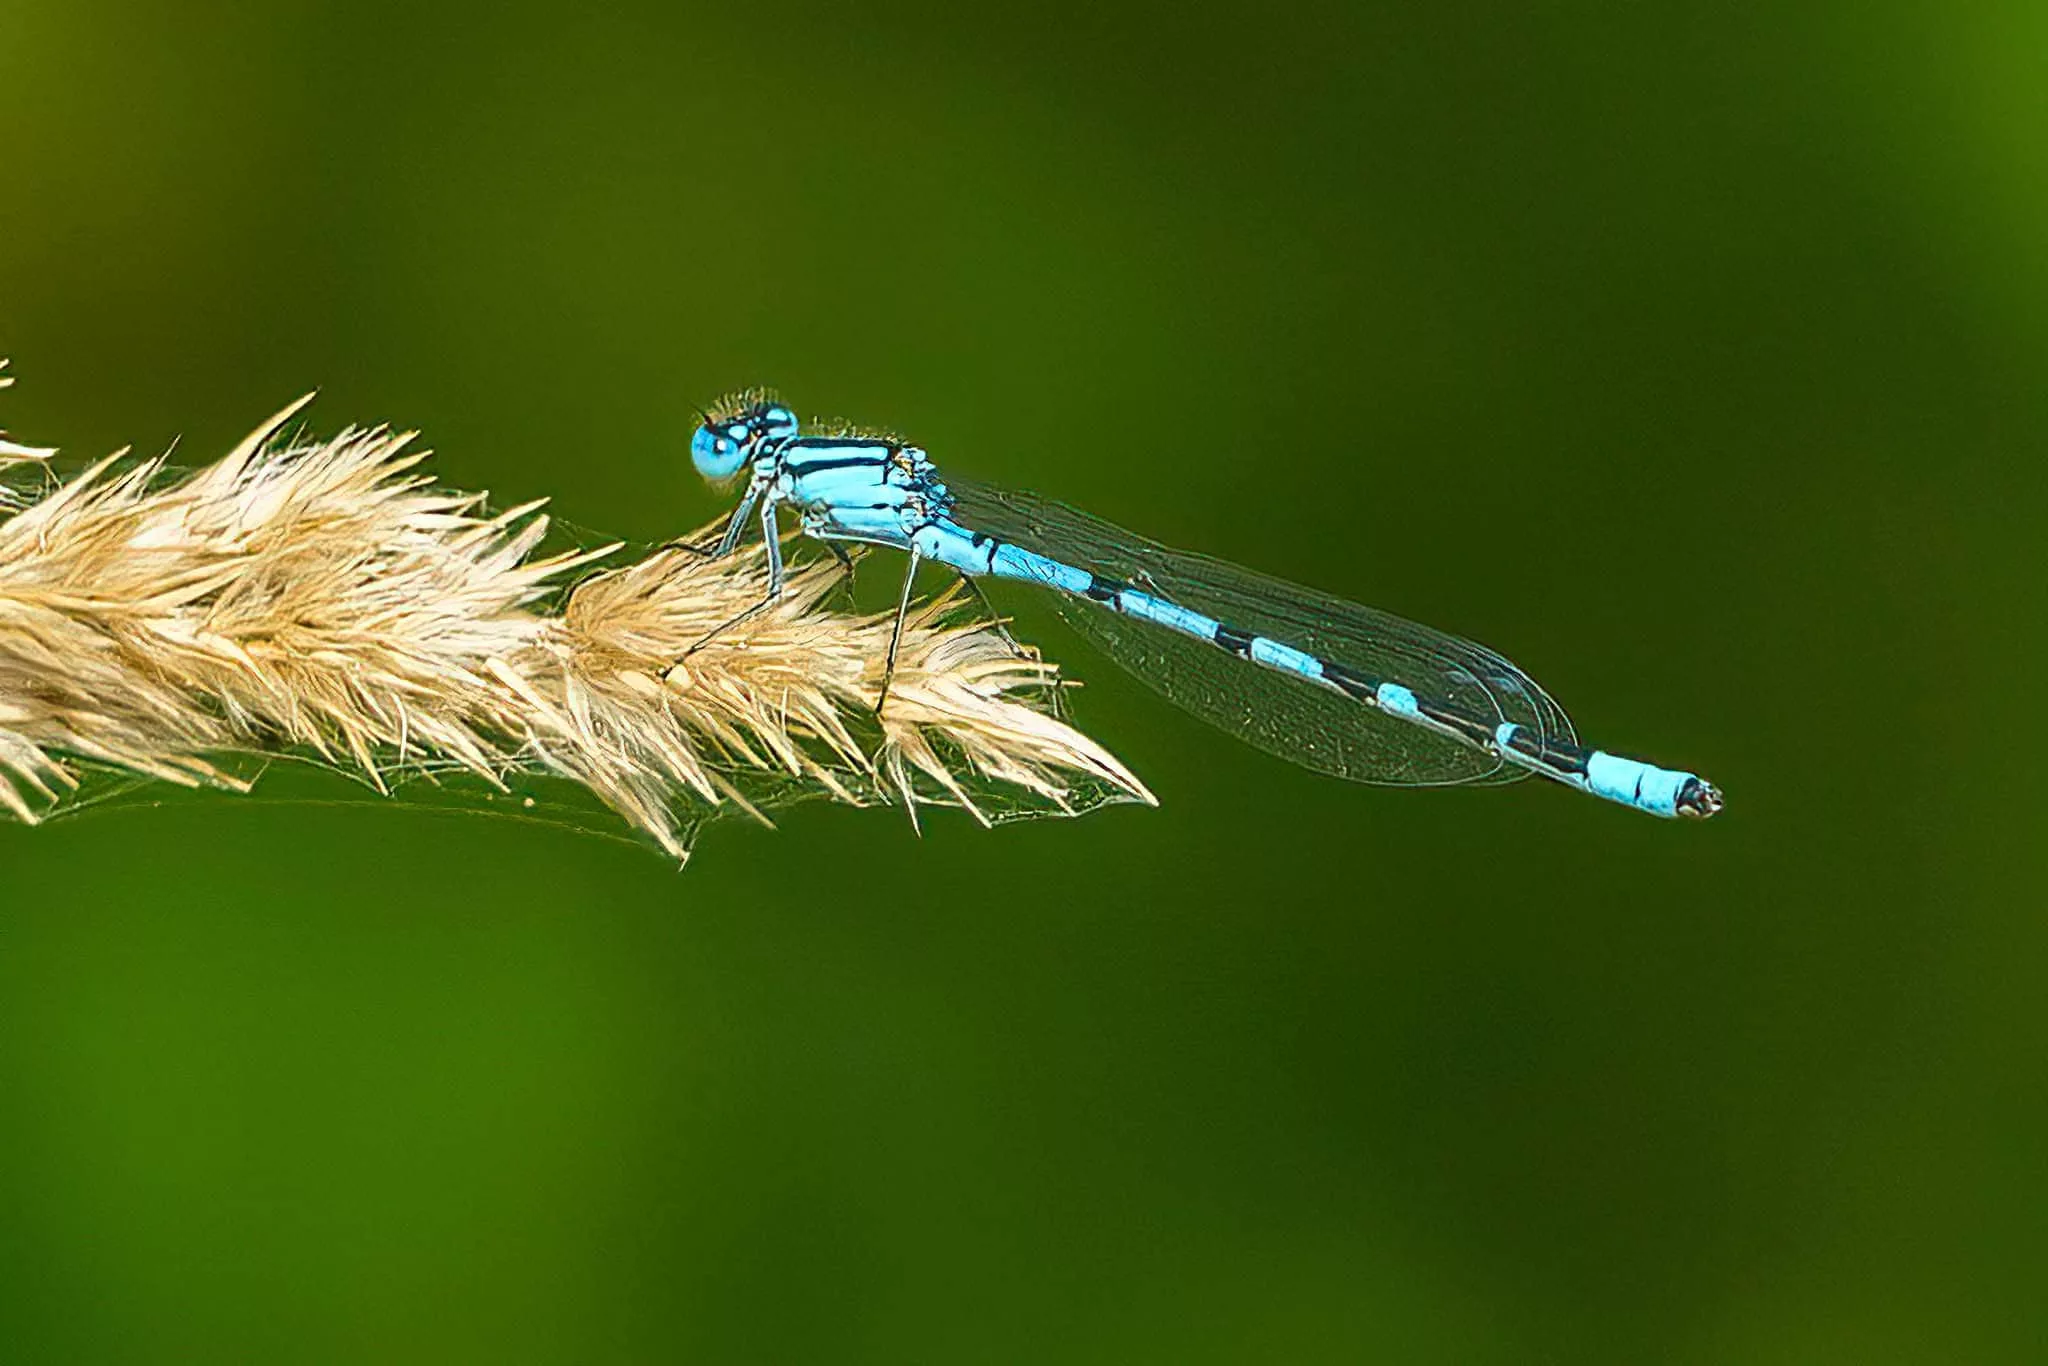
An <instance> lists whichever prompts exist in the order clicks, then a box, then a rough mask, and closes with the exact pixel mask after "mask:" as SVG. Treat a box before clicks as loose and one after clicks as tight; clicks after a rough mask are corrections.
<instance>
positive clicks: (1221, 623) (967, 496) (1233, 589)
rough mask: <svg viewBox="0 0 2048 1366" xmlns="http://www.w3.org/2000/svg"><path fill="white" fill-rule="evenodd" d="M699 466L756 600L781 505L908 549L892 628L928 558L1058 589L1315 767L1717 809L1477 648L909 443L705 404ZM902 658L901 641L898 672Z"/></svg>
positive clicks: (1685, 782) (1148, 666) (726, 547)
mask: <svg viewBox="0 0 2048 1366" xmlns="http://www.w3.org/2000/svg"><path fill="white" fill-rule="evenodd" d="M690 454H691V458H692V460H693V461H694V462H695V464H696V466H697V469H698V471H699V472H700V473H701V474H703V475H704V476H705V477H706V478H709V479H713V480H729V479H732V478H735V477H736V476H740V475H744V476H745V477H746V480H747V484H746V491H745V493H744V494H743V495H742V496H741V498H740V501H739V504H738V506H736V507H735V508H734V509H733V514H732V519H731V521H729V522H728V523H727V524H726V527H725V532H724V535H723V536H722V537H721V538H720V540H719V542H718V545H717V549H716V550H715V552H714V553H715V554H717V555H721V556H722V555H726V554H730V553H731V552H732V551H733V549H734V548H735V547H736V546H737V545H738V544H739V540H740V537H741V536H742V535H743V534H745V532H746V529H747V526H748V522H749V518H750V517H752V516H753V515H755V514H756V513H757V512H758V515H759V519H760V528H761V534H762V537H763V538H764V540H765V541H766V549H767V555H768V572H769V582H768V596H767V598H766V599H765V600H764V601H763V603H762V606H763V607H765V606H766V605H767V603H769V602H772V601H774V600H775V598H776V597H778V596H779V595H780V593H781V591H782V582H783V569H782V556H781V550H780V541H779V537H778V533H777V521H776V514H777V509H778V508H780V507H781V506H782V505H783V504H785V503H786V504H789V505H790V506H791V507H793V508H795V509H796V510H797V512H798V514H799V516H800V517H801V521H802V526H803V530H804V531H805V532H806V533H808V534H809V535H811V536H814V537H817V538H819V539H821V540H823V541H825V542H827V543H833V542H839V541H865V542H869V543H872V544H876V545H884V546H894V547H896V548H897V549H899V550H905V551H908V552H909V555H910V565H909V572H908V573H907V574H906V575H905V577H904V581H903V596H902V601H901V605H900V606H899V609H898V614H897V627H898V631H899V632H900V631H901V628H902V620H903V612H904V611H905V610H907V608H908V605H909V602H910V589H911V582H912V580H913V578H914V577H915V575H916V572H917V566H918V564H919V562H920V561H922V560H936V561H938V562H939V563H941V564H944V565H947V566H949V567H951V568H952V569H954V570H955V571H957V572H958V573H960V574H961V575H963V576H966V577H967V578H969V579H970V580H972V579H978V578H984V577H986V578H996V579H1022V580H1024V581H1026V582H1029V583H1034V584H1038V585H1040V586H1042V587H1046V588H1050V589H1052V590H1053V591H1054V592H1055V593H1058V594H1060V595H1061V598H1062V600H1063V602H1064V604H1066V605H1068V606H1070V607H1072V608H1073V609H1074V610H1072V611H1069V612H1067V613H1066V615H1067V617H1068V620H1070V621H1071V622H1073V624H1074V625H1075V626H1076V627H1077V628H1079V629H1080V630H1081V631H1082V633H1083V634H1085V635H1087V636H1088V637H1089V638H1090V639H1091V640H1093V641H1094V642H1095V643H1096V644H1097V645H1099V646H1100V647H1101V648H1102V649H1103V650H1104V651H1105V652H1106V653H1107V654H1108V655H1109V656H1110V658H1112V659H1114V660H1116V662H1117V663H1119V664H1121V665H1123V666H1124V667H1125V668H1127V669H1129V670H1130V671H1131V672H1133V673H1135V674H1136V675H1137V676H1138V677H1139V678H1141V679H1143V680H1144V681H1145V682H1146V683H1148V684H1150V685H1151V686H1152V687H1153V688H1155V689H1157V690H1158V691H1159V692H1161V693H1162V694H1164V695H1165V696H1166V697H1167V698H1168V699H1170V700H1171V701H1173V702H1175V703H1177V704H1178V705H1180V706H1182V707H1185V708H1186V709H1187V710H1188V711H1190V712H1193V713H1194V714H1195V715H1197V716H1199V717H1201V718H1203V719H1204V720H1206V721H1209V722H1211V723H1213V724H1215V725H1217V726H1219V727H1221V728H1222V729H1224V730H1226V731H1229V732H1230V733H1231V734H1233V735H1236V736H1239V737H1240V738H1242V739H1244V740H1245V741H1247V742H1249V743H1250V744H1253V745H1255V746H1257V747H1258V748H1260V749H1263V750H1266V751H1268V752H1270V753H1273V754H1277V755H1279V756H1280V757H1281V758H1283V759H1287V760H1290V761H1292V762H1294V763H1297V764H1301V765H1303V766H1304V767H1307V768H1311V769H1315V770H1317V771H1318V772H1322V773H1329V774H1333V775H1335V776H1337V777H1339V778H1348V779H1351V780H1353V781H1355V782H1364V783H1379V784H1385V785H1389V786H1396V787H1434V786H1447V785H1456V784H1480V783H1504V782H1513V781H1515V780H1516V779H1518V778H1521V777H1524V776H1526V775H1528V774H1531V773H1534V774H1537V775H1539V776H1541V777H1545V778H1550V779H1552V780H1554V781H1556V782H1560V783H1564V784H1565V785H1567V786H1570V787H1575V788H1578V789H1579V790H1581V791H1583V792H1590V793H1592V794H1593V795H1595V796H1598V797H1605V798H1607V799H1608V800H1610V801H1615V802H1620V803H1621V804H1623V805H1624V806H1632V807H1634V808H1636V809H1637V810H1639V811H1647V812H1650V813H1651V814H1653V815H1658V816H1698V817H1704V816H1711V815H1713V814H1714V813H1715V812H1716V811H1718V810H1720V808H1721V794H1720V792H1719V790H1718V789H1716V788H1715V787H1714V786H1713V785H1712V784H1711V783H1708V782H1706V781H1705V780H1703V779H1701V778H1699V777H1696V776H1695V775H1693V774H1691V773H1683V772H1677V771H1674V770H1671V769H1664V768H1658V767H1656V766H1655V765H1652V764H1646V763H1642V762H1640V761H1638V760H1635V759H1625V758H1622V757H1620V756H1618V755H1614V754H1609V753H1607V752H1606V751H1604V750H1597V749H1590V748H1587V747H1585V746H1582V745H1580V744H1579V743H1578V737H1577V736H1576V735H1575V734H1574V732H1573V730H1572V723H1571V721H1570V719H1569V718H1567V717H1566V715H1565V713H1564V709H1563V708H1562V707H1560V706H1558V705H1557V703H1556V702H1554V701H1552V700H1551V698H1550V695H1549V694H1548V693H1546V692H1544V691H1543V689H1542V688H1541V687H1539V686H1538V685H1537V683H1536V682H1535V680H1534V679H1532V678H1530V677H1529V676H1528V675H1527V674H1525V673H1523V672H1522V671H1521V670H1520V669H1518V668H1516V667H1515V666H1514V665H1513V664H1511V663H1509V662H1508V661H1507V660H1506V659H1503V658H1502V657H1501V656H1500V655H1497V654H1495V653H1494V652H1493V651H1492V650H1489V649H1487V648H1486V647H1485V646H1483V645H1477V644H1474V643H1473V642H1471V641H1469V640H1462V639H1460V638H1458V637H1456V636H1452V635H1446V634H1445V633H1444V632H1442V631H1436V630H1432V629H1431V628H1429V627H1427V626H1419V625H1417V624H1415V623H1414V622H1411V621H1404V620H1402V619H1401V618H1400V617H1396V616H1392V615H1390V614H1388V613H1386V612H1381V611H1378V610H1375V609H1374V608H1370V607H1361V606H1359V605H1358V604H1356V603H1351V602H1346V601H1344V600H1343V599H1341V598H1335V597H1330V596H1328V595H1326V594H1323V593H1318V592H1315V591H1314V590H1312V589H1307V588H1302V587H1299V586H1297V585H1295V584H1291V583H1287V582H1285V581H1283V580H1280V579H1276V578H1271V577H1268V576H1266V575H1264V574H1258V573H1254V572H1253V571H1251V570H1248V569H1242V568H1240V567H1238V566H1237V565H1233V564H1228V563H1226V562H1224V561H1222V560H1216V559H1211V558H1209V557H1208V556H1205V555H1194V554H1189V553H1186V552H1184V551H1178V550H1171V549H1168V548H1167V547H1165V546H1162V545H1158V544H1156V543H1154V542H1152V541H1148V540H1146V539H1145V538H1144V537H1142V536H1138V535H1135V534H1133V533H1131V532H1128V531H1125V530H1124V529H1123V528H1121V527H1117V526H1112V525H1111V524H1110V523H1108V522H1105V521H1102V520H1100V519H1099V518H1095V517H1090V516H1088V515H1087V514H1086V513H1082V512H1077V511H1075V510H1074V509H1073V508H1069V507H1066V506H1063V505H1062V504H1059V503H1055V502H1053V501H1051V500H1049V499H1045V498H1040V497H1038V496H1037V495H1035V494H1029V493H1019V492H1014V491H1011V490H1007V489H998V488H994V487H990V486H988V485H983V484H976V483H971V482H969V481H967V480H964V479H961V478H958V477H957V476H954V475H952V474H947V475H945V476H943V477H942V476H941V475H940V473H939V471H938V469H937V468H936V467H935V466H934V465H933V464H932V461H931V459H930V457H928V456H927V455H926V454H925V452H924V451H922V450H920V449H919V448H918V447H916V446H912V445H908V444H905V443H904V442H901V441H896V440H892V439H889V438H886V437H882V436H875V435H868V434H863V433H860V432H841V433H829V434H828V433H824V432H818V433H807V432H805V431H804V429H803V426H802V424H801V423H799V422H798V421H797V417H796V414H795V413H793V412H792V411H790V409H789V408H788V407H786V406H785V405H783V404H782V403H781V402H780V401H778V400H777V399H776V398H774V397H773V396H772V395H770V394H768V393H766V392H763V391H759V390H752V391H748V392H745V393H742V394H737V395H734V396H732V397H731V398H729V399H726V400H724V401H723V402H721V403H719V404H717V405H716V406H714V407H713V408H712V409H710V410H709V411H707V412H706V413H705V414H704V421H703V424H702V425H701V426H700V427H699V428H698V429H697V432H696V435H695V437H694V438H693V439H692V441H691V443H690ZM753 610H754V611H759V610H760V608H759V607H757V608H755V609H753ZM749 615H751V613H749ZM894 657H895V649H894V645H893V643H892V645H891V648H890V660H889V663H890V665H891V667H893V665H894V662H895V658H894ZM883 692H884V698H885V699H886V694H887V688H886V685H885V687H884V689H883Z"/></svg>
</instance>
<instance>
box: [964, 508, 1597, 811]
mask: <svg viewBox="0 0 2048 1366" xmlns="http://www.w3.org/2000/svg"><path fill="white" fill-rule="evenodd" d="M946 489H947V491H948V492H949V493H950V494H951V495H952V498H953V511H952V516H953V519H954V520H955V521H956V522H958V523H959V524H960V525H961V526H963V527H966V528H967V529H968V530H970V531H985V532H988V533H990V534H992V535H995V536H999V537H1001V538H1003V539H1004V540H1006V541H1011V542H1013V543H1015V544H1017V545H1020V546H1022V547H1024V548H1025V549H1028V550H1035V551H1037V552H1039V553H1040V554H1043V555H1049V556H1052V557H1053V558H1055V559H1058V560H1063V561H1065V562H1067V563H1069V564H1072V565H1074V566H1076V567H1077V568H1081V569H1086V570H1088V571H1090V572H1091V573H1095V574H1099V575H1102V576H1103V577H1106V578H1113V579H1120V580H1123V581H1125V582H1128V583H1131V584H1133V585H1135V586H1137V587H1139V588H1141V589H1143V590H1145V591H1146V592H1148V593H1152V594H1155V595H1156V596H1158V597H1161V598H1164V599H1166V600H1168V601H1171V602H1174V603H1178V604H1180V605H1181V606H1183V607H1189V608H1192V609H1194V610H1195V611H1198V612H1201V613H1203V614H1204V615H1206V616H1211V617H1214V618H1216V619H1217V620H1219V621H1222V622H1224V623H1226V624H1228V625H1230V626H1234V627H1236V628H1237V629H1239V630H1241V631H1250V632H1253V633H1255V634H1258V635H1262V636H1266V637H1269V638H1270V639H1273V640H1277V641H1280V642H1281V643H1283V644H1287V645H1292V646H1294V647H1295V648H1296V649H1300V650H1306V651H1308V652H1309V653H1311V654H1314V655H1317V656H1319V657H1321V658H1324V659H1330V660H1335V661H1336V662H1338V663H1340V664H1345V665H1348V666H1350V667H1351V668H1354V669H1357V670H1360V671H1361V672H1364V673H1366V674H1370V675H1371V676H1373V677H1374V678H1379V679H1384V680H1388V681H1392V682H1395V683H1399V684H1401V685H1403V686H1404V687H1407V688H1410V689H1412V690H1413V691H1414V692H1415V693H1416V694H1418V695H1419V696H1422V697H1425V698H1429V699H1432V700H1435V701H1437V702H1440V703H1444V704H1448V705H1450V706H1452V707H1456V708H1458V709H1459V710H1461V711H1464V712H1466V713H1468V714H1470V715H1471V716H1473V717H1476V718H1478V719H1480V720H1482V721H1485V722H1487V723H1488V725H1490V726H1491V725H1498V724H1499V723H1500V722H1502V721H1512V722H1514V723H1516V724H1517V725H1521V726H1527V727H1529V728H1530V730H1531V731H1532V732H1534V733H1536V734H1539V735H1541V736H1542V737H1543V738H1545V739H1548V740H1559V741H1565V742H1575V741H1576V738H1577V737H1576V736H1575V735H1574V734H1573V731H1572V723H1571V720H1570V719H1569V718H1568V717H1567V716H1566V715H1565V713H1564V709H1563V708H1562V707H1560V706H1558V704H1557V703H1556V702H1555V701H1553V700H1552V699H1551V697H1550V695H1549V694H1548V693H1546V692H1544V691H1543V689H1542V688H1541V687H1540V686H1538V685H1537V683H1536V681H1535V680H1534V679H1532V678H1530V677H1529V676H1528V675H1527V674H1525V673H1523V672H1522V671H1521V670H1520V669H1518V668H1516V667H1515V666H1514V665H1513V664H1511V663H1509V662H1508V661H1507V660H1505V659H1503V658H1502V657H1501V656H1499V655H1497V654H1495V653H1494V652H1493V651H1491V650H1489V649H1487V648H1486V647H1485V646H1483V645H1478V644H1475V643H1473V642H1472V641H1469V640H1462V639H1460V638H1458V637H1457V636H1452V635H1446V634H1444V633H1443V632H1442V631H1436V630H1432V629H1430V628H1429V627H1427V626H1420V625H1417V624H1416V623H1414V622H1412V621H1405V620H1403V619H1402V618H1400V617H1397V616H1394V615H1392V614H1391V613H1387V612H1380V611H1376V610H1374V609H1373V608H1370V607H1361V606H1360V605H1358V604H1357V603H1353V602H1346V601H1344V600H1343V599H1342V598H1336V597H1331V596H1330V595H1328V594H1325V593H1318V592H1316V591H1314V590H1313V589H1309V588H1303V587H1301V586H1300V585H1298V584H1292V583H1288V582H1287V581H1285V580H1284V579H1276V578H1272V577H1270V576H1268V575H1265V574H1258V573H1254V572H1253V571H1251V570H1249V569H1244V568H1241V567H1239V566H1237V565H1234V564H1230V563H1227V562H1225V561H1223V560H1217V559H1211V558H1210V557H1208V556H1206V555H1194V554H1189V553H1187V552H1185V551H1179V550H1172V549H1169V548H1168V547H1166V546H1163V545H1159V544H1157V543H1156V542H1153V541H1148V540H1146V539H1145V538H1144V537H1142V536H1138V535H1136V534H1134V533H1132V532H1128V531H1125V530H1124V529H1123V528H1121V527H1118V526H1114V525H1112V524H1111V523H1109V522H1105V521H1102V520H1101V519H1100V518H1096V517H1091V516H1089V515H1088V514H1087V513H1085V512H1078V511H1076V510H1075V509H1073V508H1070V507H1067V506H1066V505H1065V504H1062V503H1057V502H1054V501H1053V500H1051V499H1049V498H1042V497H1040V496H1038V495H1037V494H1033V493H1023V492H1019V491H1016V490H1010V489H999V488H994V487H991V486H989V485H985V484H976V483H974V482H972V481H968V480H959V479H955V478H952V477H951V476H948V477H947V478H946ZM1058 608H1059V611H1060V614H1061V616H1063V617H1064V618H1065V619H1066V620H1067V622H1068V623H1069V624H1070V625H1072V626H1073V627H1074V629H1075V630H1077V631H1079V632H1080V633H1081V634H1082V635H1084V636H1086V637H1088V638H1089V640H1091V641H1092V642H1094V643H1095V644H1096V645H1097V646H1098V647H1100V648H1101V649H1102V650H1103V652H1104V653H1106V654H1107V655H1108V656H1109V657H1110V658H1111V659H1113V660H1115V661H1116V662H1117V663H1119V664H1121V665H1123V666H1124V667H1125V668H1127V669H1129V670H1130V671H1131V672H1132V673H1134V674H1136V675H1137V676H1138V677H1139V678H1141V679H1143V680H1144V681H1145V682H1146V683H1147V684H1149V685H1151V687H1153V688H1154V689H1155V690H1157V691H1158V692H1159V693H1161V694H1162V695H1164V696H1165V697H1166V698H1167V699H1168V700H1169V701H1171V702H1173V703H1175V704H1176V705H1178V706H1180V707H1183V708H1185V709H1187V710H1188V711H1190V712H1192V713H1194V714H1195V715H1196V716H1199V717H1201V718H1202V719H1203V720H1205V721H1208V722H1210V723H1211V724H1212V725H1216V726H1219V727H1221V728H1222V729H1224V730H1226V731H1229V732H1230V733H1231V734H1233V735H1236V736H1238V737H1240V738H1241V739H1243V740H1244V741H1245V742H1247V743H1248V744H1251V745H1255V746H1257V747H1258V748H1260V749H1263V750H1265V751H1267V752H1268V753H1270V754H1276V755H1278V756H1279V757H1281V758H1283V759H1287V760H1289V761H1291V762H1293V763H1297V764H1300V765H1302V766H1303V767H1305V768H1311V769H1314V770H1316V771H1317V772H1320V773H1328V774H1331V775H1333V776H1335V777H1339V778H1348V779H1350V780H1352V781H1354V782H1363V783H1378V784H1383V785H1386V786H1393V787H1436V786H1444V785H1450V784H1472V783H1511V782H1515V781H1517V780H1518V779H1520V778H1522V777H1524V776H1526V774H1525V771H1524V770H1522V769H1520V768H1517V767H1515V766H1513V765H1506V764H1502V763H1501V762H1500V761H1499V760H1497V759H1495V758H1493V757H1492V756H1490V755H1487V754H1483V753H1480V752H1479V751H1477V750H1473V749H1468V748H1466V747H1465V746H1463V745H1460V744H1458V743H1456V742H1455V741H1452V740H1447V739H1444V738H1443V737H1441V736H1438V735H1436V734H1434V733H1432V732H1430V731H1426V730H1423V729H1422V728H1420V727H1418V726H1414V725H1411V724H1408V723H1406V722H1403V721H1397V720H1394V719H1392V718H1390V717H1388V716H1386V715H1384V714H1383V713H1381V712H1379V711H1378V710H1376V709H1374V708H1372V707H1368V706H1363V705H1361V704H1359V703H1357V702H1354V701H1352V700H1350V699H1348V698H1345V697H1342V696H1339V695H1338V694H1335V693H1332V692H1330V691H1329V690H1327V689H1325V688H1320V687H1317V686H1315V685H1314V684H1312V683H1308V682H1306V681H1301V680H1297V679H1294V678H1290V677H1289V676H1287V675H1286V674H1282V673H1276V672H1274V671H1272V670H1268V669H1262V668H1258V667H1256V666H1253V665H1249V664H1247V663H1245V662H1244V661H1243V660H1241V659H1237V658H1235V657H1233V656H1231V655H1229V654H1226V653H1225V652H1223V651H1221V650H1219V649H1217V648H1216V647H1215V646H1213V645H1208V644H1204V643H1202V642H1199V641H1195V640H1191V639H1189V638H1188V637H1186V636H1182V635H1179V634H1177V633H1175V632H1172V631H1168V630H1166V629H1164V628H1162V627H1159V626H1155V625H1153V624H1152V623H1150V622H1144V621H1138V620H1135V619H1133V618H1130V617H1126V616H1122V615H1120V614H1118V613H1116V612H1113V611H1111V610H1109V609H1108V608H1107V607H1104V606H1102V605H1101V604H1099V603H1091V602H1086V601H1082V600H1079V599H1075V598H1069V597H1067V596H1066V595H1064V594H1061V595H1059V602H1058Z"/></svg>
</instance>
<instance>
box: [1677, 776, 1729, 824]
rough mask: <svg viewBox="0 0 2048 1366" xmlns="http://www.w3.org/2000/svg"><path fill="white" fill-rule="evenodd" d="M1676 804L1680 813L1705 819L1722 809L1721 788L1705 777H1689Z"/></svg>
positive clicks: (1680, 790) (1680, 791)
mask: <svg viewBox="0 0 2048 1366" xmlns="http://www.w3.org/2000/svg"><path fill="white" fill-rule="evenodd" d="M1675 805H1676V806H1677V808H1678V814H1679V815H1681V816H1693V817H1696V818H1697V819H1699V820H1705V819H1706V818H1707V817H1709V816H1711V815H1713V814H1714V813H1715V812H1717V811H1719V810H1720V809H1721V789H1720V788H1718V787H1715V786H1714V785H1713V784H1712V783H1710V782H1708V781H1706V780H1705V779H1704V778H1687V779H1686V780H1685V786H1684V787H1682V788H1680V789H1679V792H1678V801H1677V802H1676V803H1675Z"/></svg>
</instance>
